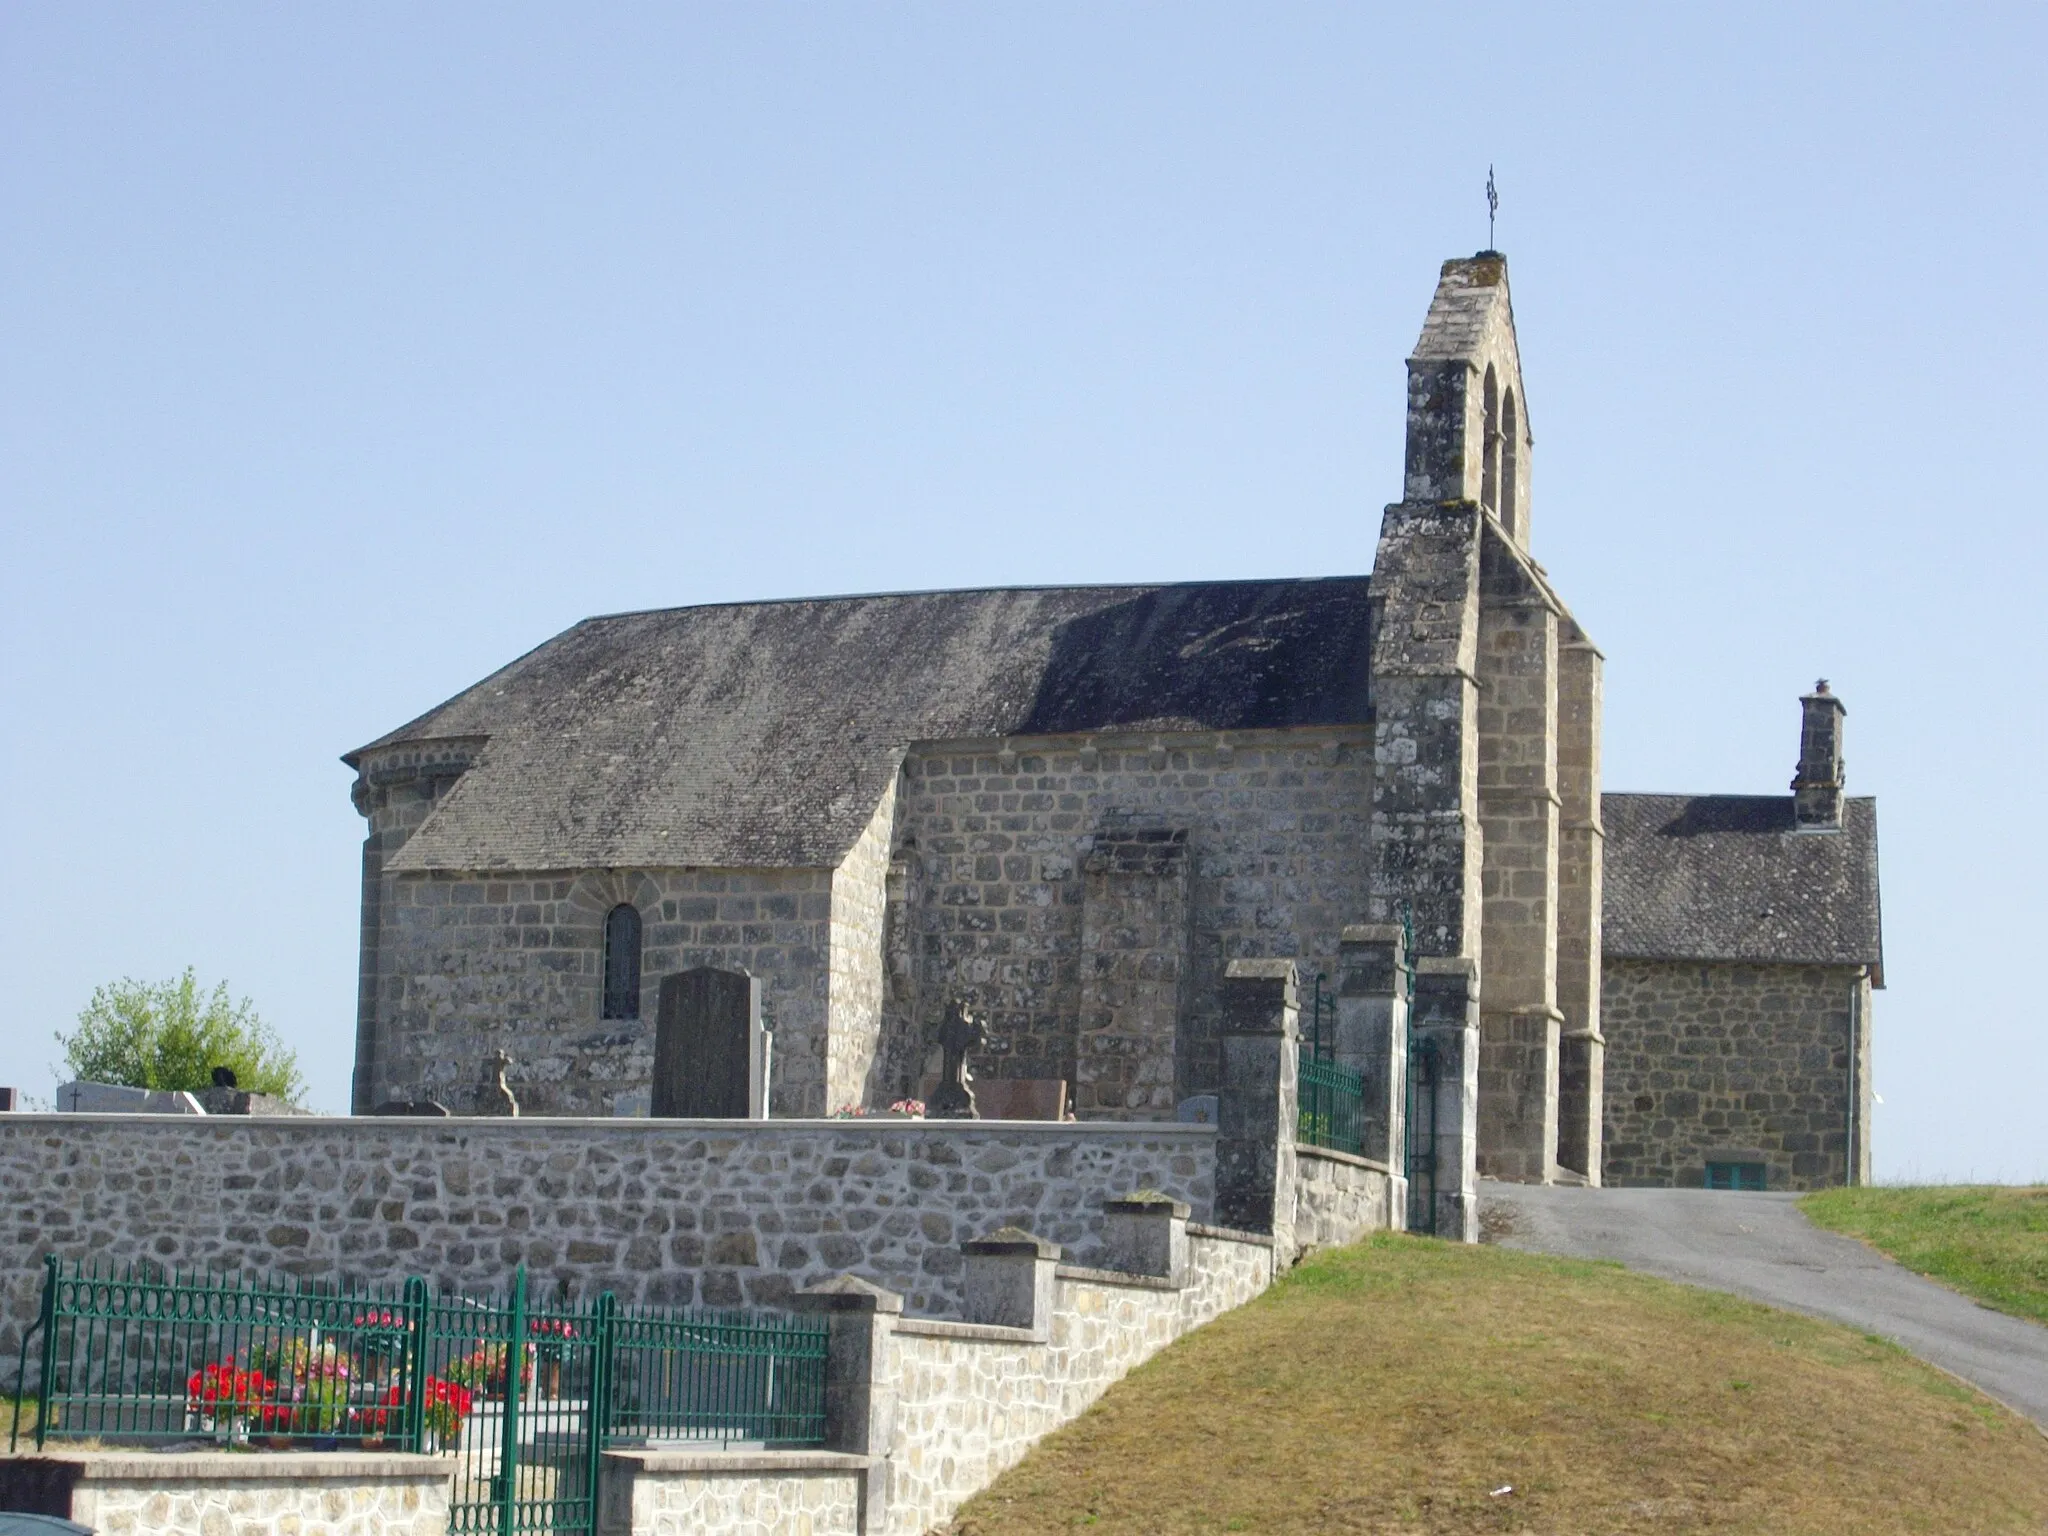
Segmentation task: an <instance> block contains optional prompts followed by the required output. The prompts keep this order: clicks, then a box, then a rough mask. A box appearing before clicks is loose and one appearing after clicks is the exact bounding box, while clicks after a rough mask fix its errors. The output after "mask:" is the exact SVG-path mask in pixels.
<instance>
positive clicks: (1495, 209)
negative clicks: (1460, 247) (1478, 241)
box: [1486, 165, 1500, 251]
mask: <svg viewBox="0 0 2048 1536" xmlns="http://www.w3.org/2000/svg"><path fill="white" fill-rule="evenodd" d="M1499 212H1500V193H1498V192H1496V191H1495V190H1494V187H1493V167H1492V166H1490V165H1489V166H1488V167H1487V168H1486V248H1487V249H1488V250H1489V251H1490V250H1492V249H1493V216H1494V215H1495V214H1497V213H1499Z"/></svg>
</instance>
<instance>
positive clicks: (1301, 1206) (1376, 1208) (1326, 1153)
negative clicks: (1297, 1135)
mask: <svg viewBox="0 0 2048 1536" xmlns="http://www.w3.org/2000/svg"><path fill="white" fill-rule="evenodd" d="M1294 1156H1295V1186H1294V1251H1295V1252H1296V1253H1297V1254H1307V1253H1309V1252H1311V1251H1313V1250H1315V1249H1317V1248H1334V1247H1337V1246H1339V1245H1340V1244H1343V1243H1352V1242H1356V1241H1357V1240H1358V1239H1359V1238H1361V1237H1363V1236H1365V1234H1366V1233H1368V1232H1382V1231H1385V1230H1387V1229H1388V1228H1389V1227H1392V1228H1395V1229H1397V1230H1398V1229H1400V1228H1402V1227H1405V1226H1406V1225H1407V1224H1408V1181H1407V1180H1406V1179H1403V1178H1399V1177H1396V1176H1394V1175H1391V1174H1389V1173H1388V1172H1387V1170H1386V1169H1385V1168H1383V1167H1381V1166H1379V1165H1378V1164H1376V1163H1372V1162H1368V1161H1367V1160H1366V1159H1365V1158H1362V1157H1352V1156H1350V1155H1349V1154H1348V1153H1344V1152H1333V1151H1331V1150H1330V1149H1328V1148H1327V1147H1310V1146H1297V1147H1296V1148H1295V1149H1294Z"/></svg>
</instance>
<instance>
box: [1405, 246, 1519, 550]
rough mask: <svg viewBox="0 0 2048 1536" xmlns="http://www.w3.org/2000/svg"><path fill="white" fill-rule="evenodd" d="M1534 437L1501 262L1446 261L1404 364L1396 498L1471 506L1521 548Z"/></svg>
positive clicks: (1496, 258) (1489, 257) (1482, 257)
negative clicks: (1404, 417)
mask: <svg viewBox="0 0 2048 1536" xmlns="http://www.w3.org/2000/svg"><path fill="white" fill-rule="evenodd" d="M1534 441H1535V440H1534V438H1532V437H1531V436H1530V433H1529V407H1528V401H1527V398H1526V396H1525V395H1524V393H1523V390H1522V359H1521V353H1520V351H1519V350H1518V349H1517V347H1516V345H1515V311H1514V303H1513V301H1512V299H1511V298H1510V297H1509V294H1508V261H1507V258H1506V257H1505V256H1503V255H1501V254H1500V252H1498V251H1481V252H1480V253H1479V254H1478V255H1477V256H1472V257H1468V258H1466V259H1464V260H1462V261H1447V262H1445V263H1444V265H1443V271H1442V274H1441V275H1440V276H1439V277H1438V279H1437V288H1436V297H1435V298H1434V299H1432V300H1431V301H1430V306H1429V315H1428V317H1427V318H1426V319H1425V320H1424V321H1423V322H1422V336H1421V338H1420V339H1419V340H1418V341H1417V342H1416V344H1415V352H1414V355H1413V356H1411V357H1410V358H1409V359H1408V452H1407V460H1406V484H1405V485H1404V487H1403V492H1402V494H1403V497H1404V499H1405V500H1407V501H1410V502H1428V501H1472V502H1477V503H1478V504H1479V505H1480V506H1481V507H1483V508H1484V509H1485V510H1486V511H1487V512H1488V513H1489V514H1491V515H1492V516H1493V517H1494V518H1495V519H1496V520H1497V521H1498V522H1499V523H1500V526H1501V528H1502V530H1503V531H1504V532H1505V533H1506V534H1507V536H1508V537H1509V538H1510V539H1512V540H1513V541H1514V542H1515V544H1516V545H1517V546H1518V547H1520V548H1521V549H1522V550H1524V551H1527V549H1528V548H1529V452H1530V448H1531V446H1532V444H1533V443H1534Z"/></svg>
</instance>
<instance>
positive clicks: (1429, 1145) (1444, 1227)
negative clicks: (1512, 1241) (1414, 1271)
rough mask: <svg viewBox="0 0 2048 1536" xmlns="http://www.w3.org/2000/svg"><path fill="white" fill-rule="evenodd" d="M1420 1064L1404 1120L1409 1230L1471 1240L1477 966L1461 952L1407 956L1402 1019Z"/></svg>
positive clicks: (1475, 1215)
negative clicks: (1409, 1114) (1423, 1071)
mask: <svg viewBox="0 0 2048 1536" xmlns="http://www.w3.org/2000/svg"><path fill="white" fill-rule="evenodd" d="M1409 1029H1410V1032H1411V1034H1412V1035H1413V1036H1414V1037H1415V1043H1416V1045H1417V1047H1418V1054H1419V1057H1420V1058H1421V1061H1420V1063H1419V1064H1420V1065H1423V1066H1427V1067H1430V1068H1431V1069H1432V1070H1431V1071H1430V1072H1429V1073H1428V1075H1426V1076H1425V1077H1424V1079H1423V1080H1421V1081H1418V1083H1417V1084H1416V1094H1415V1120H1414V1123H1413V1124H1412V1125H1410V1126H1409V1133H1408V1145H1409V1147H1410V1148H1411V1151H1412V1155H1411V1157H1410V1159H1409V1165H1408V1201H1409V1206H1408V1209H1409V1221H1408V1225H1409V1228H1410V1230H1419V1231H1423V1232H1429V1231H1434V1232H1435V1234H1436V1235H1437V1236H1438V1237H1445V1238H1450V1239H1451V1240H1453V1241H1455V1242H1464V1243H1476V1242H1477V1241H1479V1198H1478V1150H1479V968H1478V966H1476V965H1475V964H1474V963H1473V962H1472V961H1470V960H1468V959H1466V958H1464V957H1463V956H1459V955H1454V956H1450V957H1448V958H1436V957H1431V956H1425V957H1424V958H1422V959H1420V960H1418V961H1417V962H1416V963H1415V1011H1414V1014H1413V1017H1412V1018H1411V1019H1410V1021H1409Z"/></svg>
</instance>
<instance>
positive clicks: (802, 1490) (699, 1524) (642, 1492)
mask: <svg viewBox="0 0 2048 1536" xmlns="http://www.w3.org/2000/svg"><path fill="white" fill-rule="evenodd" d="M858 1459H859V1458H854V1457H840V1456H833V1455H831V1454H830V1453H821V1454H816V1455H809V1454H803V1453H798V1454H794V1455H792V1454H790V1453H788V1452H779V1453H769V1454H765V1455H758V1456H750V1455H746V1454H744V1453H740V1454H734V1453H731V1452H721V1453H715V1454H695V1455H692V1454H687V1453H685V1454H676V1453H662V1452H646V1451H640V1452H626V1453H618V1452H614V1453H613V1454H611V1455H610V1456H608V1457H607V1458H606V1467H605V1474H604V1480H603V1482H602V1484H601V1493H600V1495H599V1496H600V1498H601V1500H602V1501H603V1502H602V1507H601V1508H600V1510H599V1511H598V1526H597V1528H598V1532H599V1536H706V1533H707V1532H711V1533H716V1536H859V1532H860V1475H859V1473H858V1472H856V1471H853V1470H849V1469H848V1468H846V1467H843V1466H836V1465H835V1463H839V1462H845V1461H857V1460H858Z"/></svg>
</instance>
